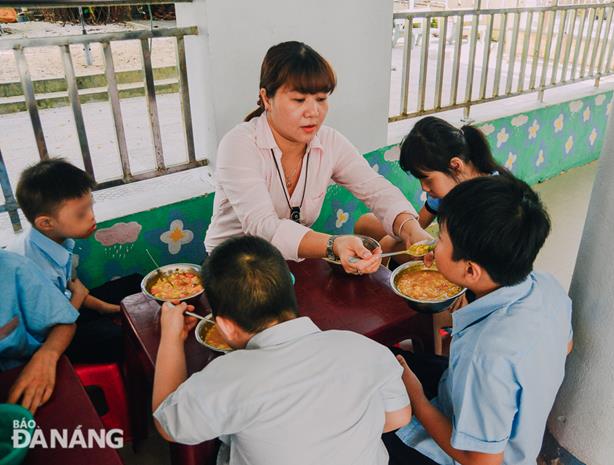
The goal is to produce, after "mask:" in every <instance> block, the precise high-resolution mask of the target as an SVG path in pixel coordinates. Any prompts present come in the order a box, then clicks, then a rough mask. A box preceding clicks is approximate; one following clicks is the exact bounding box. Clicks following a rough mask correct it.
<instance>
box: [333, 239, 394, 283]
mask: <svg viewBox="0 0 614 465" xmlns="http://www.w3.org/2000/svg"><path fill="white" fill-rule="evenodd" d="M333 250H334V252H335V255H337V256H338V257H339V259H340V260H341V266H343V269H344V270H345V272H346V273H350V274H368V273H375V272H376V271H377V270H378V268H379V266H380V265H381V263H382V257H381V253H382V249H381V248H380V247H378V248H377V249H375V250H374V251H373V252H371V251H370V250H369V249H367V248H366V247H365V246H364V244H363V243H362V239H360V238H359V237H356V236H339V237H338V238H336V239H335V244H334V247H333ZM352 257H356V258H359V259H360V260H359V261H357V262H355V263H351V262H350V261H349V260H350V258H352Z"/></svg>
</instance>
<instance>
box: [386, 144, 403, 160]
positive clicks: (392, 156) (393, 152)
mask: <svg viewBox="0 0 614 465" xmlns="http://www.w3.org/2000/svg"><path fill="white" fill-rule="evenodd" d="M399 158H401V148H400V147H399V146H398V145H395V146H394V147H391V148H389V149H388V150H386V151H385V152H384V160H386V161H390V162H393V161H399Z"/></svg>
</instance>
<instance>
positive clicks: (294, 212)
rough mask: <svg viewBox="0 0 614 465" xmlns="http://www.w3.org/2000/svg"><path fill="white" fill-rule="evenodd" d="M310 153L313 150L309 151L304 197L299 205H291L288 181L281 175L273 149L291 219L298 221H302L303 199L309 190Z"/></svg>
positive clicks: (272, 154) (272, 153)
mask: <svg viewBox="0 0 614 465" xmlns="http://www.w3.org/2000/svg"><path fill="white" fill-rule="evenodd" d="M309 155H311V150H310V151H309V152H308V153H307V166H306V167H305V184H304V185H303V197H302V198H301V204H300V205H299V206H298V207H293V206H292V205H290V198H289V197H288V193H287V190H286V183H285V182H284V180H283V179H282V177H281V171H280V170H279V165H278V164H277V159H276V158H275V152H273V149H271V156H272V157H273V161H274V162H275V168H277V174H278V175H279V182H281V188H282V189H283V191H284V196H285V197H286V202H287V203H288V208H289V209H290V219H291V220H292V221H295V222H296V223H300V222H301V207H302V206H303V201H304V200H305V192H307V176H308V175H309Z"/></svg>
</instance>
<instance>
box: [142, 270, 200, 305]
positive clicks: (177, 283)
mask: <svg viewBox="0 0 614 465" xmlns="http://www.w3.org/2000/svg"><path fill="white" fill-rule="evenodd" d="M202 290H203V284H202V282H201V280H200V276H198V275H197V274H196V273H194V272H193V271H191V270H188V271H184V270H176V271H173V272H171V273H164V275H163V276H159V277H158V279H157V280H156V281H154V282H153V284H152V285H151V287H150V289H149V292H150V293H151V295H153V296H154V297H155V298H157V299H163V300H172V299H185V298H186V297H190V296H192V295H194V294H198V293H199V292H202Z"/></svg>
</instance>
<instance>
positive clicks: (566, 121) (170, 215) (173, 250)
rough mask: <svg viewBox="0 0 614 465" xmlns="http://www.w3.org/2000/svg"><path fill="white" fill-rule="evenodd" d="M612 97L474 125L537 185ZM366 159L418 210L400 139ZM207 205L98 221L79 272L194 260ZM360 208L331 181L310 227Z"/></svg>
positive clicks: (581, 159)
mask: <svg viewBox="0 0 614 465" xmlns="http://www.w3.org/2000/svg"><path fill="white" fill-rule="evenodd" d="M612 100H613V98H612V92H611V91H610V92H606V93H603V94H599V95H597V96H591V97H585V98H583V99H580V100H574V101H572V102H567V103H562V104H558V105H552V106H550V107H544V108H540V109H538V110H534V111H531V112H529V113H522V114H518V115H512V116H508V117H505V118H500V119H497V120H493V121H489V122H484V123H481V124H478V126H479V127H480V128H481V129H482V130H483V131H484V132H485V133H486V134H487V137H488V140H489V142H490V144H491V147H492V150H493V153H494V155H495V158H496V159H497V160H498V161H499V162H500V163H501V164H505V166H507V167H508V168H509V169H510V170H511V171H512V172H513V173H514V174H515V175H516V176H518V177H520V178H522V179H524V180H526V181H527V182H529V183H537V182H540V181H542V180H544V179H548V178H550V177H552V176H556V175H557V174H559V173H560V172H562V171H565V170H568V169H570V168H573V167H575V166H579V165H582V164H585V163H589V162H591V161H593V160H595V159H597V158H598V157H599V154H600V152H601V147H602V144H603V135H604V131H605V127H606V122H607V115H608V114H609V112H611V110H612ZM365 157H366V158H367V160H368V161H369V163H370V164H371V166H372V167H373V168H374V169H376V170H378V171H379V172H380V173H381V174H382V175H383V176H385V177H386V178H388V179H389V180H390V181H391V182H392V183H394V184H395V185H397V186H399V188H400V189H401V190H402V191H403V192H404V193H405V195H406V196H407V198H408V199H410V201H411V202H412V204H413V205H414V206H415V207H416V208H419V207H420V205H422V203H423V202H424V198H425V197H424V193H423V192H422V190H421V189H420V185H419V183H418V181H417V180H416V179H414V178H412V177H410V176H407V175H406V174H405V173H404V172H403V171H402V170H401V169H400V168H399V166H398V158H399V148H398V145H394V146H389V147H384V148H381V149H378V150H375V151H373V152H370V153H367V154H366V155H365ZM212 206H213V195H205V196H200V197H195V198H193V199H190V200H187V201H185V202H180V203H176V204H172V205H167V206H164V207H160V208H156V209H153V210H149V211H145V212H140V213H137V214H135V215H129V216H126V217H122V218H118V219H116V220H112V221H106V222H103V223H101V224H100V225H99V229H98V231H97V232H96V234H95V236H93V237H91V238H89V239H88V240H85V241H78V243H77V249H76V253H77V254H78V255H79V256H80V259H79V262H80V265H79V268H78V269H79V275H80V276H81V278H82V280H83V281H84V282H85V283H86V285H89V286H90V287H92V286H96V285H99V284H101V283H103V282H104V281H107V280H109V279H111V278H113V277H116V276H123V275H126V274H129V273H133V272H140V273H146V272H147V271H149V270H151V269H152V264H151V262H150V260H149V259H148V258H147V255H146V254H145V249H146V248H148V249H149V250H150V251H151V253H152V254H153V255H154V257H155V258H156V260H157V261H158V262H159V263H160V264H167V263H177V262H191V263H200V262H201V261H202V260H203V258H204V246H203V239H204V235H205V231H206V230H207V227H208V225H209V221H210V217H211V213H212ZM366 211H367V208H366V207H365V205H364V204H363V203H362V202H360V201H359V200H357V199H356V198H355V197H354V196H353V195H352V194H350V193H349V192H348V191H347V190H345V189H344V188H342V187H338V186H331V187H330V188H329V190H328V193H327V197H326V200H325V201H324V207H323V209H322V213H321V215H320V217H319V218H318V220H317V222H316V223H315V225H314V228H315V229H316V230H319V231H324V232H328V233H336V234H340V233H350V232H352V229H353V226H354V223H355V222H356V220H357V219H358V218H359V217H360V215H362V214H363V213H365V212H366Z"/></svg>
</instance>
